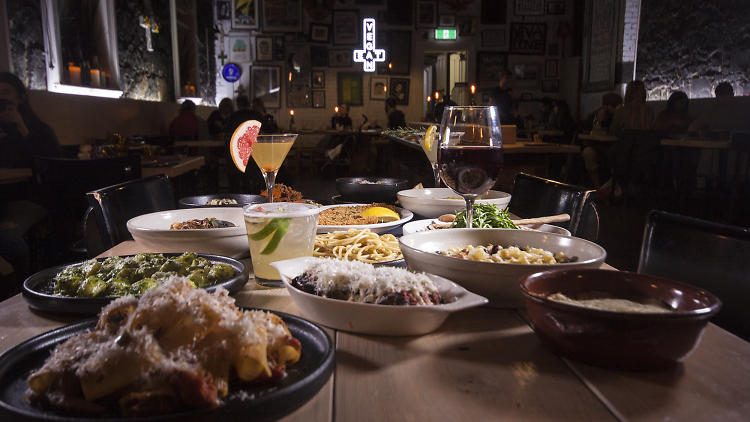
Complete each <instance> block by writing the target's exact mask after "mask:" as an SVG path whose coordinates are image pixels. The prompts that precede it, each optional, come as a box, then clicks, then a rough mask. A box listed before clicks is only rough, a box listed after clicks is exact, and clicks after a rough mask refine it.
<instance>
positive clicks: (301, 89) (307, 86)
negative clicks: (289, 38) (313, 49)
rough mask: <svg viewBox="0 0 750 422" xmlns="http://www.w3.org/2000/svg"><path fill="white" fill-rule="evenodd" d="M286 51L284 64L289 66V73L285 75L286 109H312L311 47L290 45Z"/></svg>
mask: <svg viewBox="0 0 750 422" xmlns="http://www.w3.org/2000/svg"><path fill="white" fill-rule="evenodd" d="M285 49H286V57H285V58H284V63H285V64H286V66H287V67H286V69H287V72H285V73H284V84H285V85H286V107H289V108H299V107H312V66H311V65H310V46H309V45H308V44H290V45H288V46H287V47H286V48H285Z"/></svg>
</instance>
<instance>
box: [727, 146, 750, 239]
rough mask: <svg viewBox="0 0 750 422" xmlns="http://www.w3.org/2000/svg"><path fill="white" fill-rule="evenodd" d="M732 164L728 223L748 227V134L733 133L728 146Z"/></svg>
mask: <svg viewBox="0 0 750 422" xmlns="http://www.w3.org/2000/svg"><path fill="white" fill-rule="evenodd" d="M729 151H730V155H731V157H730V158H731V160H732V162H731V163H730V166H729V171H730V172H731V173H730V174H729V183H730V192H729V205H728V206H727V209H728V213H729V221H730V222H732V223H733V224H738V225H741V226H743V227H750V211H749V210H748V207H747V206H746V204H747V203H748V201H750V169H749V168H748V167H750V133H747V132H735V133H733V134H732V141H731V143H730V146H729Z"/></svg>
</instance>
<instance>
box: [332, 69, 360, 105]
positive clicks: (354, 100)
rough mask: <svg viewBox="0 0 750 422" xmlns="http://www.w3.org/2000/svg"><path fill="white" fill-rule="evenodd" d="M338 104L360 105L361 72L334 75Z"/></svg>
mask: <svg viewBox="0 0 750 422" xmlns="http://www.w3.org/2000/svg"><path fill="white" fill-rule="evenodd" d="M336 80H337V89H338V96H337V99H338V103H337V104H348V105H350V106H352V105H362V104H363V102H364V101H363V100H362V72H338V74H337V75H336Z"/></svg>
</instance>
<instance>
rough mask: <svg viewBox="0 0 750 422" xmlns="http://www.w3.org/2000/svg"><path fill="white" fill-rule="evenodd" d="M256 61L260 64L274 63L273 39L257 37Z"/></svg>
mask: <svg viewBox="0 0 750 422" xmlns="http://www.w3.org/2000/svg"><path fill="white" fill-rule="evenodd" d="M255 59H256V60H257V61H259V62H270V61H273V38H271V37H255Z"/></svg>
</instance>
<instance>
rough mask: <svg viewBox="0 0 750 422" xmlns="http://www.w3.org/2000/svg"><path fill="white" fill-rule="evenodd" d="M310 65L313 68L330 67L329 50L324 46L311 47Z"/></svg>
mask: <svg viewBox="0 0 750 422" xmlns="http://www.w3.org/2000/svg"><path fill="white" fill-rule="evenodd" d="M310 65H311V66H313V67H327V66H328V48H327V47H323V46H316V45H311V46H310Z"/></svg>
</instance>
